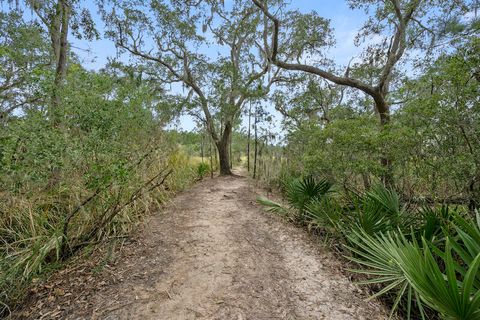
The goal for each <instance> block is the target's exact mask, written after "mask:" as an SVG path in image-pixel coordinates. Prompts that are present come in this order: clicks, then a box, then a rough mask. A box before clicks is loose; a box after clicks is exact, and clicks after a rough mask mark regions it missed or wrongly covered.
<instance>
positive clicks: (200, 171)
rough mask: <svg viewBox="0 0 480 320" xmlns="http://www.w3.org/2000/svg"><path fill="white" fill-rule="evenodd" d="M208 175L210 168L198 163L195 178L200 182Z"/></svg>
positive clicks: (205, 164) (203, 163)
mask: <svg viewBox="0 0 480 320" xmlns="http://www.w3.org/2000/svg"><path fill="white" fill-rule="evenodd" d="M208 173H210V166H209V165H208V164H207V163H205V162H200V163H199V164H198V165H197V176H198V178H199V179H200V180H202V179H203V178H204V177H205V176H206V175H207V174H208Z"/></svg>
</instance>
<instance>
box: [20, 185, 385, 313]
mask: <svg viewBox="0 0 480 320" xmlns="http://www.w3.org/2000/svg"><path fill="white" fill-rule="evenodd" d="M255 198H256V195H255V191H254V189H253V187H252V186H251V184H250V182H249V179H247V178H242V177H237V176H225V177H219V178H215V179H206V180H204V181H203V182H200V183H198V184H197V185H195V186H194V187H193V188H191V189H190V190H189V191H186V192H184V193H181V194H180V195H178V196H177V197H176V198H175V199H174V201H173V202H172V203H171V205H169V206H168V208H167V210H165V211H164V212H163V213H161V214H157V215H155V216H153V217H151V219H150V220H149V221H148V223H146V224H145V227H144V228H143V230H142V231H141V232H139V233H138V234H137V235H136V236H134V238H133V239H131V240H129V241H128V243H127V244H126V245H125V246H124V247H123V249H122V250H121V251H120V253H119V255H118V256H117V257H116V258H115V259H110V260H109V261H105V262H104V263H98V262H96V263H93V261H92V263H90V264H85V265H82V266H78V265H77V266H75V267H72V268H70V270H66V271H64V272H63V273H58V274H56V275H54V276H53V277H51V279H49V281H48V282H47V283H46V284H44V285H42V286H41V287H40V286H39V288H37V289H35V290H34V291H33V293H32V295H31V298H30V301H29V302H28V303H27V304H26V305H25V306H24V308H23V310H21V311H18V312H16V313H14V314H13V315H12V318H13V319H26V318H28V319H32V318H43V319H57V318H58V319H369V320H374V319H386V318H387V317H388V312H387V311H386V310H384V308H383V306H382V305H381V304H380V303H379V302H377V301H375V300H372V301H366V298H367V296H368V295H367V294H366V293H364V292H362V291H361V289H360V288H359V287H357V286H355V285H354V284H352V283H351V282H350V281H349V280H348V279H347V278H346V277H345V276H344V275H343V274H342V272H341V263H340V262H338V261H337V260H335V259H334V258H333V256H332V255H331V254H329V253H328V252H324V251H323V250H321V249H320V248H319V246H317V245H315V244H314V243H313V242H312V241H311V240H310V239H309V237H308V236H307V235H306V234H305V232H303V231H302V230H301V229H298V228H296V227H294V226H292V225H288V224H285V223H284V222H283V220H282V219H280V218H279V217H277V216H274V215H270V214H268V213H265V212H264V211H263V210H262V209H261V208H260V206H259V205H258V204H256V202H255ZM91 260H95V259H94V257H92V259H91Z"/></svg>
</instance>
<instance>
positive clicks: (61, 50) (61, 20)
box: [51, 1, 70, 124]
mask: <svg viewBox="0 0 480 320" xmlns="http://www.w3.org/2000/svg"><path fill="white" fill-rule="evenodd" d="M69 19H70V8H69V7H68V4H67V3H66V1H59V2H58V4H57V12H56V17H55V22H54V29H55V30H52V31H51V33H52V41H56V43H55V42H54V43H52V46H53V51H54V53H55V59H56V68H55V80H54V86H53V92H52V105H53V112H52V116H53V121H54V123H55V124H58V122H59V121H60V119H59V116H58V106H59V105H60V96H59V91H60V89H61V87H62V85H63V81H64V80H65V76H66V72H67V58H68V42H67V37H68V24H69Z"/></svg>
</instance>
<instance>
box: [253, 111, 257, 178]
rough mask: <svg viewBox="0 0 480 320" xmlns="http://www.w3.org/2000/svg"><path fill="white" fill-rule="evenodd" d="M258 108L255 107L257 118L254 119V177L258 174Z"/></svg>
mask: <svg viewBox="0 0 480 320" xmlns="http://www.w3.org/2000/svg"><path fill="white" fill-rule="evenodd" d="M257 123H258V118H257V108H256V107H255V120H254V126H255V127H254V131H255V133H254V134H255V142H254V154H253V179H255V177H256V175H257V155H258V134H257Z"/></svg>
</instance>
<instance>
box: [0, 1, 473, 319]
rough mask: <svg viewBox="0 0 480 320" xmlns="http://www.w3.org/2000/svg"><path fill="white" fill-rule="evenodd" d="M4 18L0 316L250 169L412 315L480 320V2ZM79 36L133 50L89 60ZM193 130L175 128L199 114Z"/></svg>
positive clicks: (48, 5) (150, 8) (192, 7)
mask: <svg viewBox="0 0 480 320" xmlns="http://www.w3.org/2000/svg"><path fill="white" fill-rule="evenodd" d="M0 3H1V5H2V10H1V12H0V239H1V244H0V290H1V295H0V314H1V315H3V316H7V315H9V314H10V312H11V311H12V310H13V309H15V308H17V307H18V306H19V305H21V303H22V301H23V299H24V297H25V294H26V293H27V292H28V288H29V287H30V285H31V283H32V281H36V280H38V279H41V278H42V277H43V276H44V275H46V274H49V273H51V272H54V271H55V270H59V269H61V268H62V265H63V264H64V263H65V262H66V261H68V260H69V259H70V258H72V257H73V256H76V255H77V254H78V253H79V252H81V251H82V250H84V249H85V248H92V246H93V247H94V246H95V245H97V244H98V243H101V242H105V241H112V239H117V238H121V237H124V236H126V235H128V234H130V232H131V231H132V230H134V229H135V228H136V227H137V226H138V225H139V224H140V223H141V222H142V220H143V218H144V217H145V216H146V215H148V214H149V213H154V212H156V211H158V210H160V208H162V205H163V204H164V203H165V202H166V201H167V200H168V199H170V198H171V197H172V196H173V195H174V194H175V193H176V192H178V191H180V190H183V189H185V188H187V187H189V186H190V185H191V184H193V183H194V182H196V181H198V180H201V179H204V178H207V177H211V178H213V177H214V175H215V174H216V172H217V171H218V173H219V174H220V175H232V168H234V167H244V168H245V169H246V171H247V172H249V173H250V174H251V176H252V178H253V179H256V180H257V181H258V182H259V183H261V184H262V185H263V186H265V187H266V188H267V189H268V190H269V191H271V192H279V193H280V194H282V195H283V197H284V200H285V203H277V202H274V201H272V200H269V199H267V198H259V199H258V201H259V203H261V204H262V205H264V206H265V207H266V208H267V210H268V211H270V212H273V213H278V214H281V215H283V216H285V217H286V218H287V219H288V220H290V221H291V222H293V223H295V224H298V225H299V226H302V227H307V228H308V230H309V231H311V232H313V233H314V234H315V235H316V236H320V237H324V238H325V239H326V243H328V244H329V246H330V247H332V248H333V249H334V250H337V251H339V252H341V255H343V256H346V257H349V259H350V260H351V263H352V264H353V269H355V270H354V272H357V273H360V274H361V276H359V277H360V280H361V281H362V283H364V284H367V285H369V286H370V288H371V290H372V291H373V292H374V295H373V297H379V296H381V297H383V299H384V300H385V303H387V304H388V305H389V307H390V308H391V310H392V314H398V315H399V316H401V317H405V318H410V317H411V318H414V319H437V318H442V319H443V318H444V319H480V213H479V207H480V38H479V35H480V18H479V17H478V15H477V14H478V10H479V9H480V3H479V2H478V1H477V0H455V1H445V0H435V1H425V0H386V1H375V0H347V1H346V3H347V4H348V6H349V8H350V9H351V10H352V12H361V14H363V15H365V17H366V18H365V21H364V24H363V26H362V27H361V28H360V29H359V30H356V31H355V32H356V36H355V45H356V46H357V49H358V52H359V54H358V55H355V56H352V57H351V59H350V60H349V62H348V64H341V63H338V61H337V60H336V58H337V57H335V56H332V55H331V52H332V51H331V50H332V48H335V46H336V45H338V43H339V42H342V41H344V39H336V38H335V30H334V28H333V26H332V25H331V21H330V20H329V19H327V18H325V17H324V16H322V12H321V11H319V12H316V11H313V10H311V9H310V8H307V9H306V10H305V8H302V10H300V9H299V8H296V7H295V1H293V2H289V1H283V0H235V1H213V0H182V1H180V0H158V1H128V0H98V1H95V2H93V1H82V0H55V1H54V0H25V1H2V2H0ZM76 39H82V41H96V40H99V39H107V40H108V41H110V42H111V43H113V44H114V45H115V50H116V52H112V54H111V56H110V57H109V60H108V63H107V64H106V65H105V66H103V67H102V68H100V69H98V70H91V68H89V66H88V65H87V63H85V61H83V60H82V58H81V54H79V51H78V50H76V48H75V46H74V45H73V43H74V41H75V40H76ZM185 115H187V116H189V117H190V118H191V119H193V122H194V123H195V127H196V128H195V130H193V131H192V132H186V131H182V130H180V129H178V128H176V127H175V124H176V123H178V121H180V120H179V119H180V118H181V116H185Z"/></svg>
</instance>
